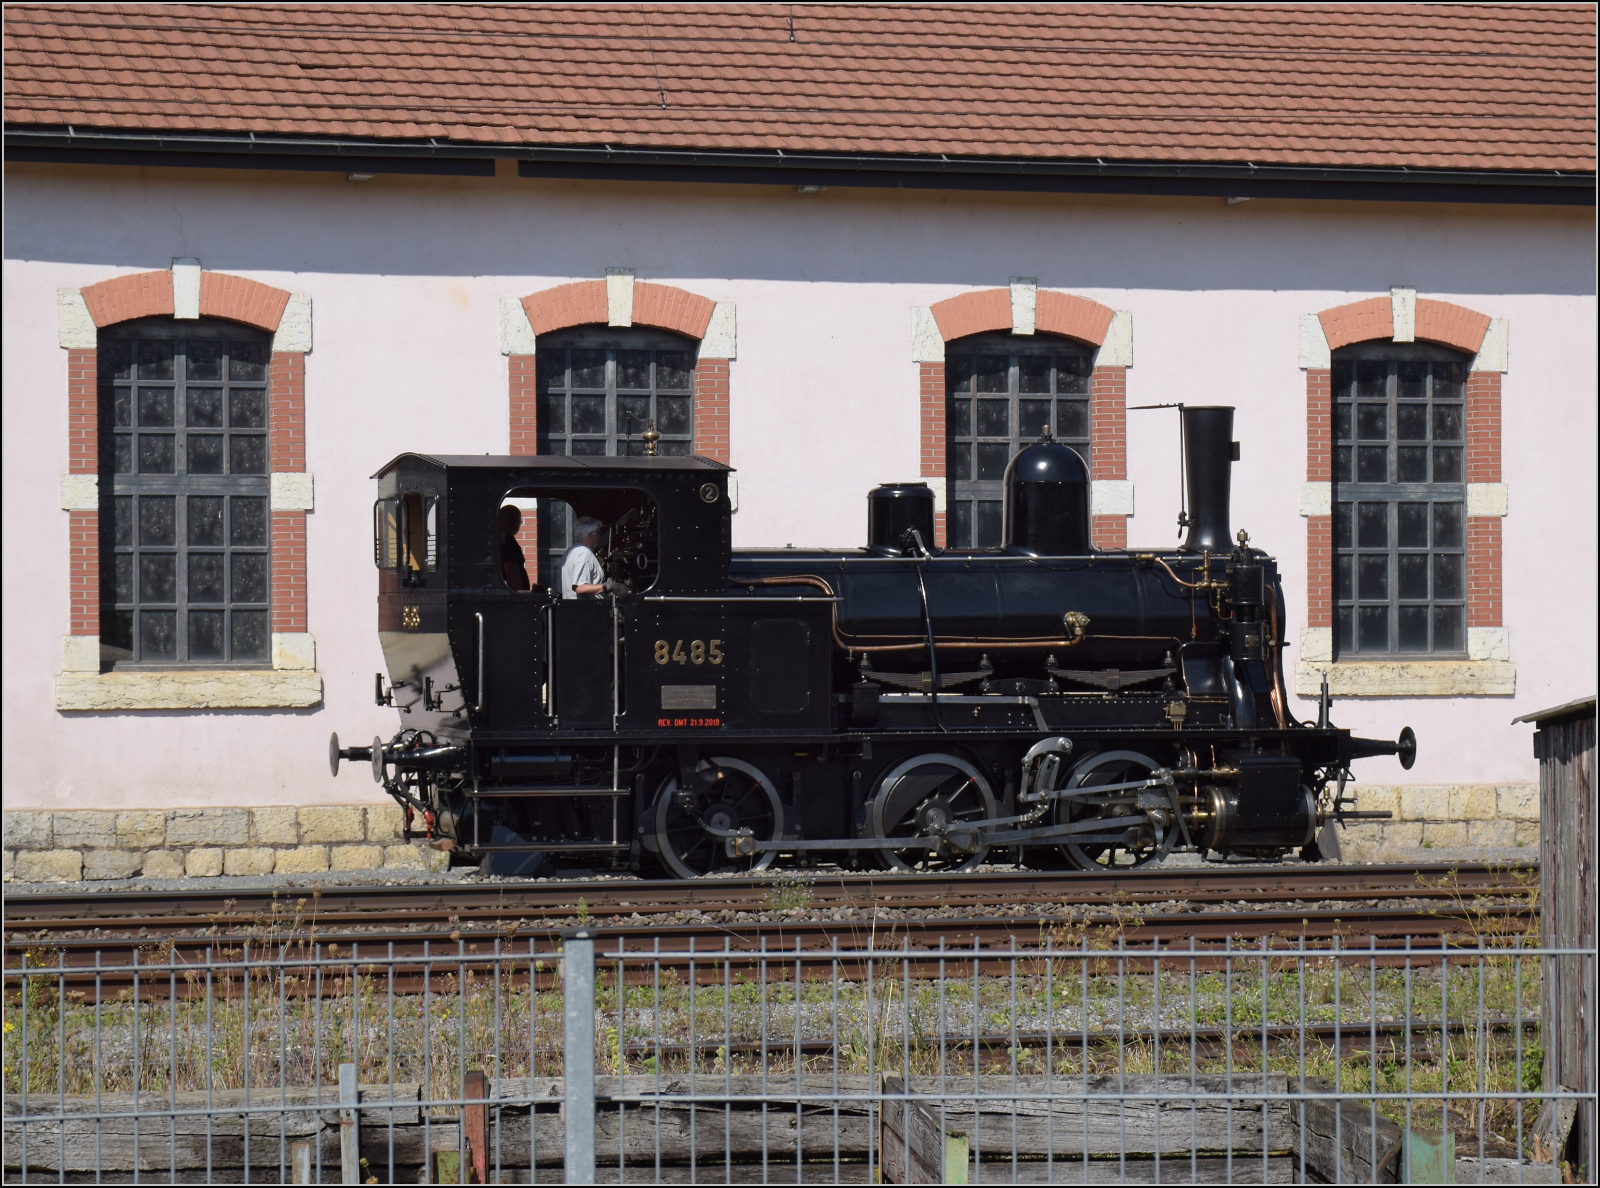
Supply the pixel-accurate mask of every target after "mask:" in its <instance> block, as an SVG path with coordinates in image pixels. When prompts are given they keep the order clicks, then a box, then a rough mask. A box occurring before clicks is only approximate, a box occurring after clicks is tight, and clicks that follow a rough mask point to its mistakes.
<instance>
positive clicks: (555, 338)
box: [537, 327, 696, 586]
mask: <svg viewBox="0 0 1600 1188" xmlns="http://www.w3.org/2000/svg"><path fill="white" fill-rule="evenodd" d="M695 350H696V344H695V342H694V341H693V340H692V339H688V338H684V337H682V336H680V335H677V334H672V333H669V332H667V331H662V330H651V329H646V328H642V327H636V328H632V329H605V328H601V327H580V328H577V329H572V330H559V331H555V332H553V333H550V334H541V335H540V336H539V339H538V354H537V357H538V361H539V362H538V367H539V421H538V424H539V453H541V454H569V455H572V456H575V457H584V456H587V457H596V456H610V457H624V456H632V457H643V456H644V452H645V443H644V440H643V434H644V432H645V430H646V429H647V428H648V427H649V426H650V424H651V422H654V423H655V430H656V432H657V433H659V434H660V435H661V440H660V442H659V444H658V446H657V449H658V451H659V452H660V453H661V454H664V455H669V456H676V457H687V456H688V455H689V454H691V453H693V446H694V368H695ZM570 533H571V525H570V524H569V523H568V517H567V508H566V505H565V504H563V503H559V502H556V501H553V500H544V501H541V503H540V506H539V553H540V563H539V573H540V579H539V580H540V584H541V585H544V586H550V585H551V573H552V570H553V568H555V567H557V566H559V565H560V562H561V556H562V554H563V553H565V552H566V550H567V548H568V546H569V545H571V543H572V541H571V537H570Z"/></svg>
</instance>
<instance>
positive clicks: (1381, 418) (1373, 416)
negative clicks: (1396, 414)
mask: <svg viewBox="0 0 1600 1188" xmlns="http://www.w3.org/2000/svg"><path fill="white" fill-rule="evenodd" d="M1356 436H1357V437H1359V438H1360V439H1361V440H1362V441H1386V440H1388V437H1389V409H1388V406H1386V405H1382V404H1358V405H1357V406H1356Z"/></svg>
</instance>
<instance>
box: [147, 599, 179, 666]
mask: <svg viewBox="0 0 1600 1188" xmlns="http://www.w3.org/2000/svg"><path fill="white" fill-rule="evenodd" d="M139 658H140V659H141V660H176V659H177V658H178V612H177V611H140V612H139Z"/></svg>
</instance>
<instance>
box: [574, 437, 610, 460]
mask: <svg viewBox="0 0 1600 1188" xmlns="http://www.w3.org/2000/svg"><path fill="white" fill-rule="evenodd" d="M568 444H569V446H570V449H569V450H568V453H570V454H571V455H572V456H573V457H574V458H603V457H605V454H606V443H605V439H604V438H601V439H600V440H598V441H597V440H595V439H593V438H582V437H580V438H574V439H573V440H572V441H571V442H569V443H568Z"/></svg>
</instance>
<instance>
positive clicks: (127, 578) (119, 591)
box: [112, 553, 134, 602]
mask: <svg viewBox="0 0 1600 1188" xmlns="http://www.w3.org/2000/svg"><path fill="white" fill-rule="evenodd" d="M112 580H113V585H114V586H115V599H116V601H117V602H132V601H133V600H134V597H133V554H132V553H118V554H117V555H116V568H115V570H114V575H113V579H112Z"/></svg>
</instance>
